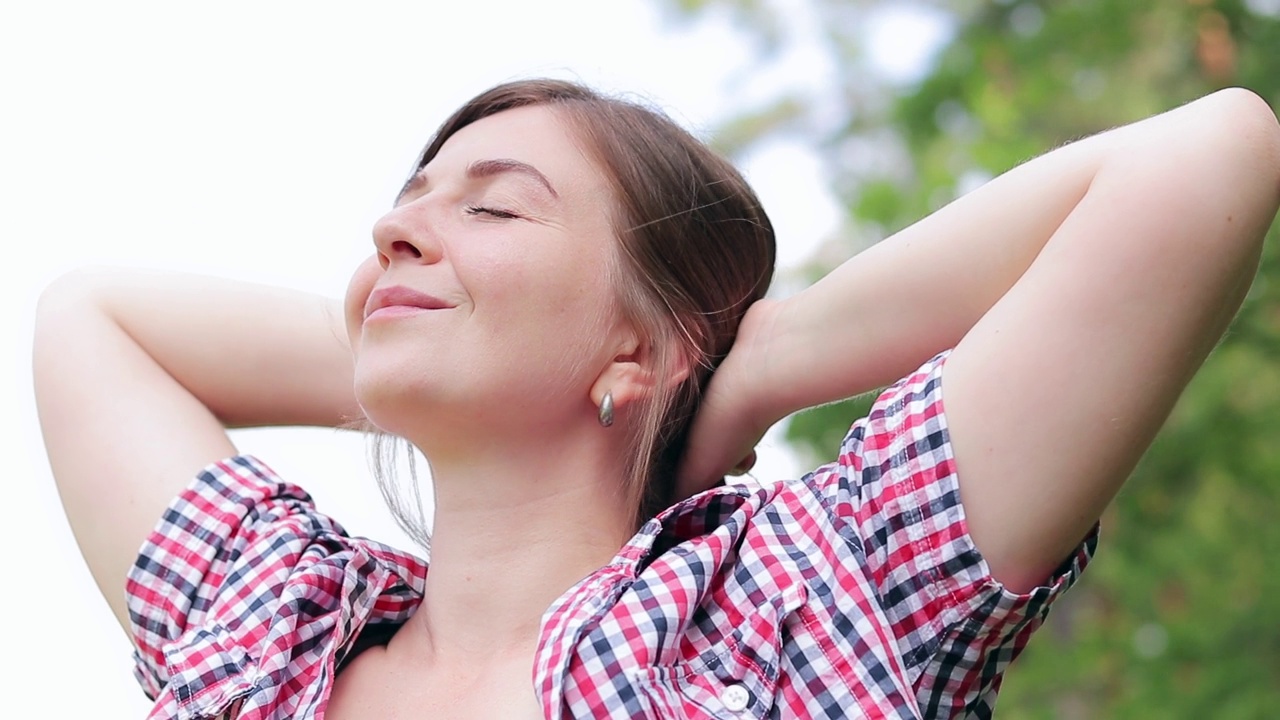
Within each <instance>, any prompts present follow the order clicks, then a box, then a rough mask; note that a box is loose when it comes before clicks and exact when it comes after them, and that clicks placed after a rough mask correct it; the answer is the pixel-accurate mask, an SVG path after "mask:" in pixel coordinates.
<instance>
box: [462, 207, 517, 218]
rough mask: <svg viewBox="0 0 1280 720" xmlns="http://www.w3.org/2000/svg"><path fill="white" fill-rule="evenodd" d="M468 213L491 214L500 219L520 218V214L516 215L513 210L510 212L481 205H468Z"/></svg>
mask: <svg viewBox="0 0 1280 720" xmlns="http://www.w3.org/2000/svg"><path fill="white" fill-rule="evenodd" d="M467 214H468V215H489V216H491V217H495V218H497V219H499V220H518V219H519V218H520V216H519V215H516V214H515V213H513V212H508V211H506V210H498V209H496V208H488V207H481V206H479V205H468V206H467Z"/></svg>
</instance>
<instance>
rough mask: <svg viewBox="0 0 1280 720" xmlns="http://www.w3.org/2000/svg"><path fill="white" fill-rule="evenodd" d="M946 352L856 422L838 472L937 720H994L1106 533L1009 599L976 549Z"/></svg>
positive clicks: (859, 539)
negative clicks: (1020, 657) (1002, 691)
mask: <svg viewBox="0 0 1280 720" xmlns="http://www.w3.org/2000/svg"><path fill="white" fill-rule="evenodd" d="M947 355H948V353H942V354H940V355H938V356H937V357H935V358H933V359H932V360H930V361H929V362H927V363H925V365H924V366H922V367H921V368H920V369H919V370H917V371H916V372H915V373H913V374H911V375H910V376H908V377H906V378H903V379H902V380H900V381H899V382H898V383H896V384H895V385H893V386H892V387H890V388H888V389H886V390H885V391H884V392H883V393H882V394H881V395H880V396H879V397H878V398H877V399H876V401H875V403H874V404H873V406H872V409H871V412H870V413H869V414H868V415H867V417H866V418H864V419H863V420H860V421H858V422H857V423H855V424H854V426H853V427H852V429H851V431H850V432H849V434H848V435H847V436H846V438H845V440H844V442H843V444H842V446H841V453H840V457H839V460H838V462H837V463H836V469H835V471H834V472H833V473H832V477H834V478H836V480H835V484H836V486H837V487H836V488H833V489H834V491H835V497H836V502H837V506H838V509H837V513H836V515H837V520H838V521H843V522H847V523H848V525H847V527H846V531H847V532H848V533H849V534H850V539H851V540H852V541H853V543H854V544H855V545H860V546H861V548H862V550H863V553H862V555H863V557H864V558H865V563H866V570H867V572H868V573H869V575H870V577H871V581H872V582H873V584H874V585H875V587H876V588H877V592H878V594H879V597H880V602H881V605H882V606H883V608H884V611H885V613H886V616H887V619H888V622H889V624H890V626H891V628H892V632H893V635H894V639H895V641H896V642H897V644H898V649H899V652H900V656H901V657H902V658H903V663H904V670H905V671H906V672H907V673H908V676H909V678H910V679H911V681H912V682H913V684H914V686H915V690H916V694H917V700H918V702H919V704H920V709H921V711H922V712H923V713H924V716H925V717H989V716H990V712H991V707H992V705H993V703H994V700H995V694H996V692H997V691H998V689H999V684H1000V679H1001V677H1002V676H1003V673H1004V670H1005V668H1006V667H1007V665H1008V664H1009V662H1011V661H1012V660H1013V658H1014V657H1015V656H1016V655H1017V654H1018V653H1019V652H1020V651H1021V650H1022V648H1023V647H1024V646H1025V645H1026V643H1027V640H1028V639H1029V637H1030V635H1031V633H1032V632H1033V631H1034V630H1035V629H1036V628H1038V627H1039V626H1040V625H1041V624H1042V623H1043V621H1044V619H1045V616H1046V615H1047V614H1048V611H1049V606H1050V605H1051V604H1052V602H1053V601H1054V600H1056V599H1057V598H1058V597H1060V596H1061V595H1062V593H1063V592H1065V591H1066V590H1067V588H1069V587H1070V586H1071V585H1072V584H1073V583H1074V582H1075V580H1076V578H1077V577H1078V576H1079V574H1080V573H1081V571H1082V570H1083V569H1084V567H1085V565H1086V564H1087V563H1088V561H1089V558H1090V556H1091V555H1092V552H1093V549H1094V547H1095V543H1096V528H1095V531H1094V533H1091V534H1090V536H1089V537H1088V538H1087V539H1086V540H1085V541H1084V542H1083V543H1082V544H1081V545H1080V546H1079V548H1078V549H1077V551H1076V552H1075V553H1074V554H1073V555H1072V556H1071V557H1070V558H1067V559H1066V560H1065V561H1064V563H1063V564H1062V565H1061V567H1060V568H1059V569H1058V570H1057V571H1056V572H1055V573H1054V574H1053V575H1052V576H1051V577H1049V578H1047V579H1046V581H1045V583H1044V585H1042V586H1040V587H1038V588H1036V589H1034V590H1032V591H1031V592H1029V593H1024V594H1016V593H1012V592H1009V591H1008V590H1007V589H1005V588H1004V587H1003V586H1002V585H1000V584H999V583H998V582H997V581H996V580H995V579H994V578H993V577H992V576H991V572H990V569H989V567H988V566H987V564H986V561H985V560H983V558H982V556H981V554H980V553H979V552H978V550H977V548H976V547H975V546H974V543H973V540H972V538H971V537H970V536H969V532H968V528H967V525H966V521H965V514H964V508H963V506H962V505H961V503H960V493H959V486H958V484H957V477H956V464H955V458H954V456H953V453H952V446H951V440H950V436H949V434H948V430H947V419H946V415H945V413H944V410H943V398H942V388H943V368H944V366H945V364H946V358H947Z"/></svg>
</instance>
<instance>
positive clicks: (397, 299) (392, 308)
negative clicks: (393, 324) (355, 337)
mask: <svg viewBox="0 0 1280 720" xmlns="http://www.w3.org/2000/svg"><path fill="white" fill-rule="evenodd" d="M452 307H453V306H452V305H450V304H449V303H447V302H445V301H444V300H441V299H440V298H438V297H435V296H433V295H428V294H426V293H423V292H419V291H417V290H413V289H411V288H407V287H404V286H400V285H397V286H393V287H387V288H381V289H379V290H375V291H373V292H372V293H371V294H370V295H369V300H368V302H367V303H365V311H364V319H365V321H366V322H368V321H369V320H370V319H372V318H375V317H386V318H392V317H403V316H405V315H416V314H418V313H423V312H427V311H430V310H448V309H450V308H452Z"/></svg>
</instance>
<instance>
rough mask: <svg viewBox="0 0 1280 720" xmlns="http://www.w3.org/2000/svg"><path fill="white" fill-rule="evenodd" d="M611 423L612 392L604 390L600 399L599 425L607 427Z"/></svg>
mask: <svg viewBox="0 0 1280 720" xmlns="http://www.w3.org/2000/svg"><path fill="white" fill-rule="evenodd" d="M612 424H613V392H611V391H610V392H606V393H605V394H604V399H603V400H601V401H600V425H601V426H602V427H609V426H610V425H612Z"/></svg>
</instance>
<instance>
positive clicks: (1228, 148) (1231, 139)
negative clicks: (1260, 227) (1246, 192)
mask: <svg viewBox="0 0 1280 720" xmlns="http://www.w3.org/2000/svg"><path fill="white" fill-rule="evenodd" d="M1204 102H1206V103H1209V104H1211V109H1212V116H1211V117H1212V120H1211V121H1210V127H1208V128H1206V130H1207V131H1208V133H1209V134H1210V135H1211V136H1214V137H1215V138H1216V139H1217V141H1218V142H1222V143H1224V144H1225V147H1224V148H1223V149H1222V152H1223V155H1224V159H1225V160H1226V161H1227V162H1228V163H1229V164H1230V165H1232V166H1233V167H1234V170H1235V174H1236V179H1237V180H1238V182H1240V183H1242V184H1246V185H1248V186H1251V187H1253V188H1256V189H1257V191H1258V196H1259V199H1260V200H1262V201H1265V202H1267V203H1269V206H1270V208H1271V211H1270V215H1271V216H1272V217H1274V215H1275V210H1276V206H1277V205H1280V121H1277V119H1276V113H1275V110H1274V109H1272V108H1271V106H1270V105H1268V104H1267V101H1266V100H1263V99H1262V98H1261V97H1259V96H1258V94H1257V93H1255V92H1253V91H1252V90H1247V89H1245V88H1238V87H1236V88H1227V89H1225V90H1219V91H1217V92H1215V93H1213V94H1212V95H1209V96H1208V97H1206V98H1205V99H1204Z"/></svg>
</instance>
